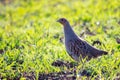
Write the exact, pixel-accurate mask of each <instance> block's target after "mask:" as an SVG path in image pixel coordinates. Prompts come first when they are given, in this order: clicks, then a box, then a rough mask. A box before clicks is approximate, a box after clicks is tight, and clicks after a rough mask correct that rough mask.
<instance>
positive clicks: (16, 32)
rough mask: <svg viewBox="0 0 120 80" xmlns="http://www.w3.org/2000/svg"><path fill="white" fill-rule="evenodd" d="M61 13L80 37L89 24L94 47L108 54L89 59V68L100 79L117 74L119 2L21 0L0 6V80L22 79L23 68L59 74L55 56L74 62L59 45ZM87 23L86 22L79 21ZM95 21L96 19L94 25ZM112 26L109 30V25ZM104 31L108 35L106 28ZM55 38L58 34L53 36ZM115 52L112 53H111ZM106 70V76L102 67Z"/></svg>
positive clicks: (119, 21) (119, 66)
mask: <svg viewBox="0 0 120 80" xmlns="http://www.w3.org/2000/svg"><path fill="white" fill-rule="evenodd" d="M61 17H65V18H67V19H68V20H69V21H70V23H71V25H74V24H75V23H77V24H76V25H75V26H74V27H73V28H74V31H75V32H76V33H77V34H78V35H79V34H80V33H81V31H82V30H83V29H85V27H88V28H89V29H90V30H91V31H92V32H95V33H96V35H95V36H89V35H85V36H86V37H85V40H86V41H88V42H89V43H90V44H92V42H93V40H97V39H98V40H100V41H101V42H102V44H104V45H101V46H100V45H96V47H97V48H99V49H103V50H106V51H108V52H109V54H108V55H107V56H102V57H101V58H99V59H94V60H91V61H90V62H88V63H87V64H86V67H88V68H92V70H94V71H95V72H96V73H97V75H99V76H100V77H101V79H107V80H112V79H114V78H115V77H116V75H117V74H118V73H119V72H120V44H117V42H116V39H115V38H116V37H118V38H120V0H54V1H49V0H26V1H24V0H19V1H14V2H11V3H10V4H7V5H3V4H2V3H1V4H0V50H1V51H2V50H3V52H2V53H0V78H3V79H6V78H9V79H16V78H17V77H21V79H24V75H22V74H23V73H24V72H27V73H29V72H34V73H35V75H36V77H38V74H39V72H40V73H50V72H59V71H63V70H66V68H56V67H53V66H52V65H51V63H52V62H53V61H55V60H57V59H61V60H65V61H68V60H69V61H73V60H72V59H71V58H70V57H69V55H68V54H67V53H66V51H65V47H64V45H63V44H62V43H60V41H59V38H60V37H62V36H63V30H62V27H61V25H60V24H58V23H57V22H56V20H57V19H59V18H61ZM84 23H86V25H83V24H84ZM96 23H100V24H99V25H97V24H96ZM111 27H112V28H111ZM105 28H107V29H106V33H105V32H104V29H105ZM54 36H57V38H54ZM112 51H114V54H112ZM103 70H104V71H105V72H104V74H103V72H102V71H103Z"/></svg>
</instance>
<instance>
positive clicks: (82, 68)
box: [78, 56, 86, 76]
mask: <svg viewBox="0 0 120 80" xmlns="http://www.w3.org/2000/svg"><path fill="white" fill-rule="evenodd" d="M80 62H81V63H82V66H81V69H80V71H79V73H78V75H79V76H80V75H81V74H82V72H83V70H84V67H85V63H86V58H85V59H83V58H82V56H80Z"/></svg>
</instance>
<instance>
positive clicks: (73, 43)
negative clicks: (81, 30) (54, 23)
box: [68, 39, 87, 58]
mask: <svg viewBox="0 0 120 80" xmlns="http://www.w3.org/2000/svg"><path fill="white" fill-rule="evenodd" d="M68 48H69V51H70V52H71V53H73V54H74V55H76V56H78V57H80V55H81V56H82V58H85V57H86V53H87V52H86V49H87V46H86V44H85V43H84V41H82V40H79V39H73V40H70V41H69V42H68Z"/></svg>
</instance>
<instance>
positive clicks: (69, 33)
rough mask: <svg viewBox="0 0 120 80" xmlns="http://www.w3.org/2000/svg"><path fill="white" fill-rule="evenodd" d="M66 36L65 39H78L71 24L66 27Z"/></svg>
mask: <svg viewBox="0 0 120 80" xmlns="http://www.w3.org/2000/svg"><path fill="white" fill-rule="evenodd" d="M64 36H65V39H72V38H75V37H77V35H76V34H75V33H74V31H73V29H72V27H71V26H70V24H69V23H67V24H66V25H64Z"/></svg>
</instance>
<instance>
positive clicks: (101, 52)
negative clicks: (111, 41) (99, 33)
mask: <svg viewBox="0 0 120 80" xmlns="http://www.w3.org/2000/svg"><path fill="white" fill-rule="evenodd" d="M107 54H108V52H107V51H102V50H101V51H100V52H99V55H107Z"/></svg>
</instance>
